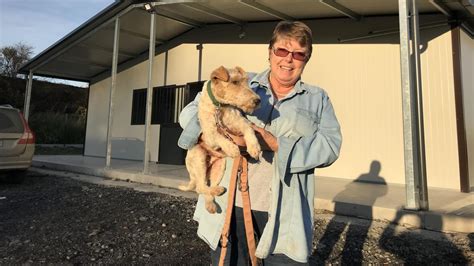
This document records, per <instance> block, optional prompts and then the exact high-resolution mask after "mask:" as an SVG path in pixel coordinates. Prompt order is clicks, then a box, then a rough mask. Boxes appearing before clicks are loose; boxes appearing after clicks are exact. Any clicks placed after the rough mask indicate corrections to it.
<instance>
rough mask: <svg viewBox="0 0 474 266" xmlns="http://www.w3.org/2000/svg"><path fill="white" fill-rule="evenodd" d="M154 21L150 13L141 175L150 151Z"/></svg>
mask: <svg viewBox="0 0 474 266" xmlns="http://www.w3.org/2000/svg"><path fill="white" fill-rule="evenodd" d="M155 20H156V14H155V13H150V47H149V49H148V88H147V94H146V122H145V156H144V159H143V173H144V174H146V173H148V164H149V161H150V154H149V153H150V151H149V150H150V149H149V148H148V142H149V139H150V124H151V103H152V100H153V99H152V97H153V86H152V75H153V58H154V57H155V39H156V32H155Z"/></svg>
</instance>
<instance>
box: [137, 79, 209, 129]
mask: <svg viewBox="0 0 474 266" xmlns="http://www.w3.org/2000/svg"><path fill="white" fill-rule="evenodd" d="M203 83H204V82H202V81H198V82H192V83H188V84H186V85H169V86H161V87H155V88H153V97H152V106H151V124H174V123H178V117H179V114H180V112H181V110H182V109H183V108H184V107H185V106H186V105H187V104H188V103H189V102H191V101H192V100H194V98H195V97H196V94H197V93H198V92H199V91H201V89H202V84H203ZM146 98H147V91H146V89H136V90H133V97H132V119H131V125H144V124H145V119H146Z"/></svg>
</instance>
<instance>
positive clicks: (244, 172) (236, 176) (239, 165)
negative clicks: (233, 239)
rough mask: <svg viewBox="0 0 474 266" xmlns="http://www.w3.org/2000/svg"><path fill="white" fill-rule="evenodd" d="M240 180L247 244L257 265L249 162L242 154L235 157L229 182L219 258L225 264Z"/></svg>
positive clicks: (253, 261)
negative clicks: (236, 192) (249, 182)
mask: <svg viewBox="0 0 474 266" xmlns="http://www.w3.org/2000/svg"><path fill="white" fill-rule="evenodd" d="M237 182H239V190H240V192H241V194H242V205H243V212H244V225H245V234H246V236H247V246H248V250H249V255H250V259H251V261H252V265H254V266H255V265H257V257H256V256H255V250H256V244H255V237H254V230H253V223H252V210H251V208H250V195H249V186H248V162H247V158H245V157H244V156H242V155H240V156H239V157H237V158H234V163H233V166H232V174H231V177H230V183H229V199H228V201H227V213H226V216H225V222H224V228H223V229H222V236H221V255H220V258H219V265H220V266H223V265H224V260H225V256H226V253H227V246H228V243H229V232H230V224H231V218H232V210H233V207H234V200H235V188H236V186H237Z"/></svg>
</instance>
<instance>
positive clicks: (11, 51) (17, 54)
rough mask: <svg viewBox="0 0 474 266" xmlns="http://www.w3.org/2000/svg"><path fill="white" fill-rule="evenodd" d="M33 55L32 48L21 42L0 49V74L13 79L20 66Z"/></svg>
mask: <svg viewBox="0 0 474 266" xmlns="http://www.w3.org/2000/svg"><path fill="white" fill-rule="evenodd" d="M32 54H33V47H32V46H30V45H27V44H24V43H22V42H19V43H16V44H14V45H9V46H8V45H7V46H3V47H2V48H0V74H2V75H4V76H8V77H11V78H15V77H16V76H17V74H18V69H20V67H21V65H23V64H24V63H25V62H27V61H28V60H29V59H30V58H31V55H32Z"/></svg>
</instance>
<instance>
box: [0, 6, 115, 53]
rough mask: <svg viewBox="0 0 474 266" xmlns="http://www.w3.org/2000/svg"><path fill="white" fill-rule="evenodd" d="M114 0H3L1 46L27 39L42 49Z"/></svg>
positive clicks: (0, 26)
mask: <svg viewBox="0 0 474 266" xmlns="http://www.w3.org/2000/svg"><path fill="white" fill-rule="evenodd" d="M113 2H114V0H0V47H3V46H6V45H12V44H15V43H18V42H23V43H25V44H28V45H30V46H32V47H33V48H34V50H33V51H34V53H33V56H35V55H37V54H38V53H40V52H42V51H43V50H45V49H46V48H48V47H49V46H51V45H52V44H54V43H55V42H57V41H58V40H60V39H61V38H63V37H64V36H66V35H67V34H68V33H70V32H71V31H73V30H74V29H75V28H77V27H78V26H80V25H81V24H82V23H84V22H86V21H87V20H88V19H90V18H91V17H93V16H94V15H95V14H97V13H98V12H99V11H101V10H102V9H104V8H105V7H107V6H108V5H110V4H112V3H113Z"/></svg>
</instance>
